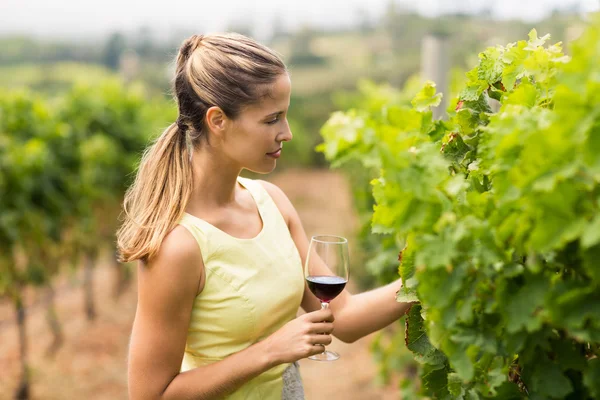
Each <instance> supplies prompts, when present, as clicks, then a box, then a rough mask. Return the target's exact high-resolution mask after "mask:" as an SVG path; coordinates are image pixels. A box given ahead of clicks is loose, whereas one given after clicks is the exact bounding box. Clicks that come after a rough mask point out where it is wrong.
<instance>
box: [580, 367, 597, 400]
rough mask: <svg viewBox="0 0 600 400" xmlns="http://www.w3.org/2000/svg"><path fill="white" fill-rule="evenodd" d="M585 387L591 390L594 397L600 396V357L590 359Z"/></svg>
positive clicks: (584, 380)
mask: <svg viewBox="0 0 600 400" xmlns="http://www.w3.org/2000/svg"><path fill="white" fill-rule="evenodd" d="M583 382H584V383H585V387H586V388H587V389H588V390H589V391H590V394H591V395H592V397H593V398H600V359H599V358H596V359H593V360H590V361H589V368H588V369H587V371H585V373H584V376H583Z"/></svg>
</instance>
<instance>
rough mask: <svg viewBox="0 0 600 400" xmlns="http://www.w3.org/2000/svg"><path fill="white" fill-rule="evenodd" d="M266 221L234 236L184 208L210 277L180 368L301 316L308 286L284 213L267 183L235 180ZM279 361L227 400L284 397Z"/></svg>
mask: <svg viewBox="0 0 600 400" xmlns="http://www.w3.org/2000/svg"><path fill="white" fill-rule="evenodd" d="M238 182H239V183H240V184H241V185H242V186H243V187H245V188H246V189H247V190H248V191H249V192H250V194H251V195H252V197H253V198H254V201H255V202H256V205H257V207H258V211H259V213H260V216H261V218H262V221H263V228H262V230H261V231H260V233H259V234H258V235H257V236H256V237H254V238H252V239H240V238H235V237H233V236H231V235H229V234H227V233H225V232H223V231H221V230H220V229H218V228H216V227H215V226H213V225H211V224H209V223H208V222H206V221H204V220H202V219H200V218H197V217H194V216H192V215H191V214H187V213H186V214H184V216H183V218H182V219H181V221H180V222H179V224H180V225H183V226H184V227H185V228H187V229H188V230H189V231H190V232H191V233H192V235H193V236H194V237H195V238H196V240H197V241H198V245H199V246H200V249H201V252H202V258H203V261H204V267H205V271H206V282H205V285H204V289H203V290H202V292H201V293H200V294H199V295H198V296H197V297H196V299H195V301H194V306H193V309H192V315H191V320H190V325H189V329H188V334H187V342H186V347H185V354H184V357H183V362H182V365H181V372H183V371H187V370H190V369H193V368H196V367H198V366H201V365H207V364H210V363H213V362H216V361H219V360H222V359H223V358H225V357H227V356H229V355H231V354H233V353H237V352H239V351H241V350H244V349H245V348H247V347H249V346H250V345H252V344H253V343H256V342H258V341H260V340H262V339H265V338H266V337H268V336H269V335H271V334H272V333H273V332H275V331H276V330H278V329H279V328H281V327H282V326H283V325H285V324H286V323H287V322H288V321H290V320H292V319H294V318H295V317H296V313H297V311H298V307H300V302H301V301H302V294H303V291H304V276H303V272H302V262H301V260H300V255H299V254H298V251H297V249H296V246H295V244H294V241H293V240H292V237H291V235H290V232H289V229H288V226H287V224H286V223H285V220H284V219H283V216H282V215H281V213H280V212H279V209H278V208H277V206H276V204H275V203H274V201H273V199H272V198H271V196H270V195H269V194H268V193H267V191H266V190H265V188H264V187H263V186H262V185H261V184H260V183H259V182H256V181H254V180H251V179H247V178H242V177H239V178H238ZM288 365H289V364H282V365H279V366H276V367H274V368H272V369H270V370H268V371H266V372H264V373H263V374H261V375H259V376H257V377H256V378H254V379H252V380H251V381H249V382H247V383H246V384H244V385H243V386H242V387H240V388H239V389H238V390H237V391H235V392H234V393H232V394H230V395H229V396H227V397H226V399H227V400H242V399H244V400H259V399H260V400H276V399H277V400H279V399H281V398H282V389H283V379H282V375H283V372H284V370H285V369H286V368H287V367H288Z"/></svg>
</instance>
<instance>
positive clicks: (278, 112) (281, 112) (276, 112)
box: [265, 111, 283, 118]
mask: <svg viewBox="0 0 600 400" xmlns="http://www.w3.org/2000/svg"><path fill="white" fill-rule="evenodd" d="M279 114H283V111H275V112H274V113H271V114H269V115H266V116H265V118H269V117H274V116H276V115H279Z"/></svg>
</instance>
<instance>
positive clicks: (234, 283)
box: [118, 34, 408, 400]
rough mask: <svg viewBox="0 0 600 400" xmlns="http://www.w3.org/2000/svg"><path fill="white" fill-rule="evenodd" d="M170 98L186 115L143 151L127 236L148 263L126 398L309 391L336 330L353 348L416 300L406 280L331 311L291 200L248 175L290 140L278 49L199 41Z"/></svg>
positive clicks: (218, 37) (344, 298) (219, 39)
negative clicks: (406, 300) (303, 375)
mask: <svg viewBox="0 0 600 400" xmlns="http://www.w3.org/2000/svg"><path fill="white" fill-rule="evenodd" d="M174 92H175V93H174V94H175V97H176V100H177V103H178V107H179V117H178V118H177V121H176V122H175V123H173V124H172V125H171V126H169V127H168V128H167V129H166V130H165V132H164V133H163V134H162V135H161V136H160V137H159V138H158V139H157V141H156V142H155V143H154V144H153V145H152V146H151V147H150V148H149V149H148V150H147V152H146V153H145V154H144V157H143V159H142V162H141V165H140V168H139V171H138V174H137V177H136V180H135V182H134V184H133V185H132V187H131V188H130V189H129V190H128V192H127V195H126V198H125V214H126V218H125V221H124V224H123V226H122V227H121V229H120V230H119V232H118V245H119V251H120V254H121V259H122V261H125V262H129V261H133V260H139V261H140V262H139V263H138V264H139V267H138V285H139V287H138V290H139V294H138V306H137V311H136V316H135V320H134V323H133V329H132V335H131V342H130V349H129V361H128V362H129V365H128V371H129V372H128V373H129V377H128V379H129V394H130V398H131V399H134V400H135V399H145V400H147V399H217V398H219V399H220V398H227V399H257V400H258V399H260V400H265V399H266V400H271V399H273V400H274V399H281V398H284V399H302V398H303V394H302V386H301V380H300V376H299V374H298V369H297V363H296V361H297V360H299V359H302V358H305V357H307V356H310V355H313V354H317V353H320V352H322V351H323V346H324V345H327V344H329V343H331V334H332V332H335V333H334V334H335V336H336V337H337V338H339V339H341V340H342V341H344V342H353V341H355V340H357V339H359V338H361V337H363V336H365V335H367V334H369V333H371V332H374V331H376V330H378V329H381V328H382V327H384V326H386V325H388V324H390V323H391V322H393V321H396V320H397V319H398V318H399V317H400V316H401V315H402V314H403V313H404V312H405V311H406V309H407V307H408V305H407V304H398V303H397V302H396V301H395V293H396V291H397V290H398V289H399V288H400V282H399V281H398V282H395V283H393V284H390V285H388V286H385V287H382V288H379V289H377V290H373V291H371V292H367V293H363V294H360V295H354V296H353V295H351V294H350V293H348V292H347V291H344V292H343V293H342V294H340V295H339V296H338V298H336V299H335V300H334V301H333V302H332V303H331V308H330V309H324V310H321V307H320V302H319V300H317V298H315V297H314V296H313V295H312V294H311V293H310V291H309V290H308V289H307V287H306V285H305V283H304V278H303V272H302V271H303V270H302V266H303V262H304V257H305V256H306V253H307V249H308V241H307V238H306V236H305V233H304V230H303V228H302V224H301V223H300V219H299V217H298V214H297V213H296V211H295V210H294V207H293V206H292V204H291V203H290V201H289V200H288V199H287V197H286V195H285V194H284V193H283V192H282V191H281V190H280V189H279V188H278V187H276V186H275V185H273V184H270V183H267V182H263V181H259V180H250V179H245V178H241V177H240V176H239V174H240V172H241V171H242V170H243V169H248V170H251V171H254V172H257V173H263V174H266V173H269V172H271V171H272V170H273V169H274V168H275V165H276V163H277V158H278V157H279V156H280V154H281V151H282V145H283V143H284V142H287V141H289V140H291V139H292V133H291V132H290V128H289V125H288V122H287V120H286V116H287V111H288V107H289V103H290V78H289V75H288V73H287V70H286V67H285V65H284V64H283V62H282V61H281V59H280V58H279V57H278V56H277V55H276V54H275V53H274V52H273V51H271V50H270V49H268V48H266V47H264V46H262V45H260V44H258V43H256V42H255V41H253V40H252V39H249V38H247V37H244V36H241V35H237V34H213V35H205V36H201V35H200V36H192V37H191V38H189V39H187V40H185V41H184V43H183V44H182V46H181V48H180V51H179V54H178V56H177V67H176V76H175V79H174ZM299 306H301V307H302V308H303V309H304V310H305V311H306V312H307V313H306V314H304V315H302V316H300V317H298V318H296V312H297V310H298V307H299ZM334 315H335V322H334ZM334 328H335V329H334Z"/></svg>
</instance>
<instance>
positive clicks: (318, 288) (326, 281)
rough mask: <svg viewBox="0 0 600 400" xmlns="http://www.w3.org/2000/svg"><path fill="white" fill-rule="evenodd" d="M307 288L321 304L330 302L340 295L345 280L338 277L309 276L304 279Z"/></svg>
mask: <svg viewBox="0 0 600 400" xmlns="http://www.w3.org/2000/svg"><path fill="white" fill-rule="evenodd" d="M306 282H307V283H308V288H309V289H310V291H311V292H313V294H314V295H315V296H317V298H318V299H319V300H321V301H322V302H323V303H329V302H330V301H331V300H333V299H335V297H336V296H337V295H338V294H340V293H342V290H344V287H346V282H348V281H347V280H346V279H344V278H342V277H339V276H309V277H307V278H306Z"/></svg>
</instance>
